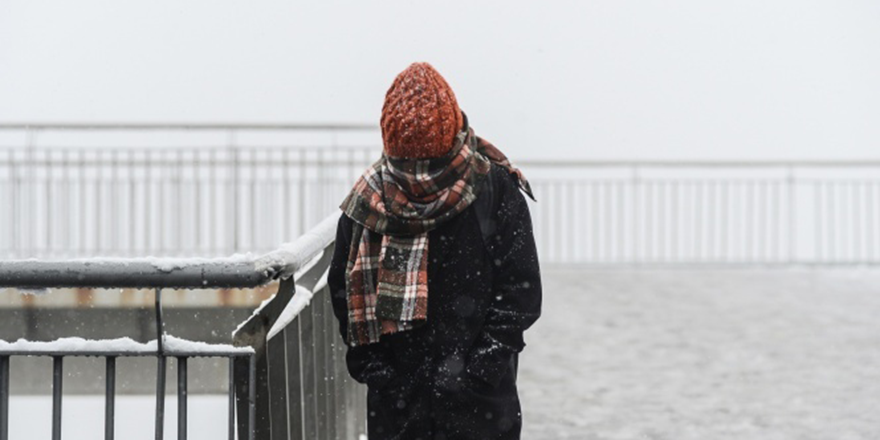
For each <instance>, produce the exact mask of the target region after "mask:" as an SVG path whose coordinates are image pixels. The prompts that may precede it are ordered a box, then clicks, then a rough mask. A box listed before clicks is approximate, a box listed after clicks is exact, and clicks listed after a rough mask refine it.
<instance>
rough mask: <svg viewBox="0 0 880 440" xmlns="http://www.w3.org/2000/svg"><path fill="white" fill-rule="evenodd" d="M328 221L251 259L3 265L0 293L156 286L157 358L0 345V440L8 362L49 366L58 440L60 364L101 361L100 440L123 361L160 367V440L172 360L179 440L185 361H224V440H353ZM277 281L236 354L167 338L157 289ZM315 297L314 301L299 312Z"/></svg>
mask: <svg viewBox="0 0 880 440" xmlns="http://www.w3.org/2000/svg"><path fill="white" fill-rule="evenodd" d="M337 220H338V216H331V217H329V218H326V219H324V220H323V221H322V222H320V223H319V224H318V226H316V227H315V228H314V229H312V230H311V231H309V232H308V233H306V234H303V235H302V236H301V237H299V238H298V239H297V240H296V241H295V242H294V243H292V244H289V245H285V246H284V247H282V248H281V249H278V250H276V251H274V252H272V253H269V254H267V255H264V256H262V257H260V258H236V257H231V258H221V259H214V260H205V259H189V260H181V259H175V260H170V261H166V260H161V259H118V260H67V261H51V262H50V261H34V260H19V261H5V262H3V264H0V287H18V288H44V287H104V288H107V287H138V288H145V287H151V288H155V289H156V299H155V317H156V328H157V338H156V340H155V348H152V347H151V346H150V345H149V344H146V345H143V346H139V347H135V348H134V349H132V348H130V347H123V348H120V347H119V346H118V345H117V344H118V341H93V342H91V343H90V344H91V345H89V346H88V347H85V348H83V347H70V346H67V345H66V344H65V341H63V340H62V341H52V342H48V343H46V344H45V345H40V344H33V343H28V342H25V343H23V345H22V343H21V342H19V343H16V344H12V346H11V348H6V347H5V346H2V345H0V440H7V439H8V427H9V407H10V392H9V381H10V378H11V373H10V368H9V365H10V357H12V356H51V357H52V358H53V377H52V395H53V398H52V399H53V406H52V415H51V419H52V439H53V440H61V433H62V430H61V420H62V418H61V409H62V398H63V392H62V389H63V378H64V375H63V362H64V358H65V357H68V356H99V357H104V358H105V359H106V371H105V373H106V388H105V402H106V409H105V415H104V421H105V431H104V438H105V439H113V438H114V437H115V417H114V414H115V410H114V409H115V377H116V359H117V358H118V357H124V356H153V357H156V359H157V369H156V410H155V438H156V439H157V440H160V439H162V438H164V432H163V427H164V418H165V387H166V369H167V359H168V358H169V357H173V358H176V360H177V372H178V378H177V379H178V386H177V393H178V394H177V399H178V414H177V417H178V422H177V426H178V432H177V438H178V439H182V440H185V439H186V438H187V436H188V432H187V405H186V401H187V380H188V377H187V360H188V359H190V358H192V357H205V356H212V357H225V358H228V359H229V364H230V370H229V419H228V423H229V435H228V438H229V439H230V440H233V439H235V438H236V433H237V435H238V437H237V438H240V439H245V438H247V439H254V438H258V439H269V438H310V439H337V438H350V439H356V438H359V436H360V435H362V434H363V433H364V432H365V430H366V424H365V421H366V419H365V417H366V414H365V411H366V396H365V392H364V388H363V386H361V385H359V384H356V383H354V382H353V381H352V380H351V379H349V378H348V375H347V374H346V370H345V363H344V352H345V345H344V343H342V341H341V336H340V335H339V333H338V331H337V330H336V329H337V328H338V327H337V325H336V323H335V318H333V316H332V313H331V312H330V311H329V310H330V309H329V303H328V301H329V295H328V292H327V289H326V272H327V270H328V268H329V257H330V255H331V253H330V252H329V250H330V249H332V244H333V239H334V238H335V225H336V222H337ZM275 278H282V279H283V281H282V282H281V284H280V286H281V287H280V289H279V292H278V293H277V294H276V295H275V296H274V297H273V299H272V300H271V301H268V302H267V303H266V304H265V305H264V307H262V308H261V309H260V310H258V311H257V312H256V313H255V314H254V315H253V317H252V318H251V319H249V320H248V321H247V322H245V323H243V324H242V326H241V327H240V328H239V330H238V331H237V332H236V336H235V338H234V342H235V345H237V346H238V347H245V348H244V349H242V348H235V347H227V346H206V345H205V344H198V343H196V344H192V343H190V342H189V341H180V340H173V341H169V340H168V337H167V335H165V332H164V325H163V314H162V300H161V298H162V288H205V287H209V288H231V287H253V286H256V285H260V284H265V283H267V282H268V281H271V280H272V279H275ZM312 297H314V298H315V299H314V303H313V304H312V305H311V306H308V300H309V299H310V298H312ZM168 342H174V344H168ZM279 344H280V345H279ZM189 347H194V348H189ZM279 391H282V393H280V394H279ZM236 402H237V403H236ZM277 402H282V404H277ZM236 407H237V411H236ZM236 421H237V424H236ZM236 426H237V429H236ZM282 427H283V428H282ZM282 432H283V433H284V434H285V435H286V436H281V435H280V433H282ZM300 433H302V435H306V434H307V436H306V437H303V436H302V435H300ZM96 437H97V434H96Z"/></svg>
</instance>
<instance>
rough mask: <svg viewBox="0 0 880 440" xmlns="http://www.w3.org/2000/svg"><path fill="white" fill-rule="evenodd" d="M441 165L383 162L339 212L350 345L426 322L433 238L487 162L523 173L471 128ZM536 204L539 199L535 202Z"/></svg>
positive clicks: (471, 192)
mask: <svg viewBox="0 0 880 440" xmlns="http://www.w3.org/2000/svg"><path fill="white" fill-rule="evenodd" d="M464 127H465V128H464V129H463V130H462V131H461V132H460V133H459V134H458V135H457V136H456V138H455V144H454V146H453V148H452V150H450V152H449V153H448V154H446V155H444V156H442V157H439V158H431V159H398V158H392V157H388V156H385V155H384V154H383V156H382V158H381V159H379V160H378V161H376V162H375V163H374V164H373V165H372V166H371V167H370V168H368V169H367V170H366V171H365V172H364V174H363V175H361V177H360V178H359V179H358V180H357V182H356V183H355V185H354V188H353V189H352V190H351V192H350V193H349V194H348V196H347V197H346V198H345V200H344V201H343V202H342V205H341V206H340V208H342V210H343V211H344V212H345V215H347V216H349V217H350V218H351V219H352V220H354V227H353V231H352V242H351V250H350V252H349V255H348V264H347V268H346V276H345V286H346V297H347V301H348V341H347V343H348V344H349V345H352V346H356V345H363V344H370V343H374V342H378V341H379V337H380V336H381V335H383V334H390V333H396V332H400V331H405V330H410V329H413V328H416V327H418V326H421V325H423V324H424V323H425V322H427V318H428V317H427V314H428V275H427V267H428V232H430V231H431V230H433V229H435V228H437V227H438V226H440V225H442V224H443V223H445V222H446V221H448V220H450V219H452V218H454V217H455V216H456V215H458V214H459V213H461V212H462V211H464V210H465V209H466V208H467V207H468V206H470V204H471V203H472V202H473V201H474V200H475V199H476V198H477V193H476V191H477V189H478V188H479V187H480V185H479V183H480V182H481V181H482V179H485V178H487V176H488V174H489V169H490V166H491V165H490V161H491V162H495V163H498V164H499V165H501V166H503V167H505V168H507V169H508V170H509V171H510V172H511V173H516V174H517V176H519V177H520V179H521V180H520V186H521V188H523V190H524V191H525V192H526V193H527V194H529V196H530V197H532V194H531V189H530V188H529V186H528V182H527V181H526V180H525V178H524V177H522V173H520V172H519V170H517V169H516V168H514V167H513V166H512V165H510V162H509V161H508V160H507V158H506V157H505V156H504V154H502V153H501V152H500V151H498V149H497V148H495V147H494V146H492V144H490V143H488V142H485V141H483V140H482V139H480V138H478V137H477V136H475V135H474V133H473V129H471V128H469V127H468V125H467V118H466V117H465V123H464ZM532 198H534V197H532Z"/></svg>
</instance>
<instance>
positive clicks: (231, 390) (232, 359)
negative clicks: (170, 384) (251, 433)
mask: <svg viewBox="0 0 880 440" xmlns="http://www.w3.org/2000/svg"><path fill="white" fill-rule="evenodd" d="M228 368H229V391H228V392H227V394H228V397H229V416H228V417H229V418H228V419H227V423H228V426H229V431H228V433H229V440H235V357H232V356H230V357H229V367H228ZM0 440H4V439H0Z"/></svg>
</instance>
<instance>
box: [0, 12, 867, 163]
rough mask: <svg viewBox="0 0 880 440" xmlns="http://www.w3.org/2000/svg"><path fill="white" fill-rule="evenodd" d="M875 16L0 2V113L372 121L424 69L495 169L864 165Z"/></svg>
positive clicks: (63, 117) (32, 117)
mask: <svg viewBox="0 0 880 440" xmlns="http://www.w3.org/2000/svg"><path fill="white" fill-rule="evenodd" d="M878 18H880V3H877V2H871V1H792V0H789V1H775V2H766V1H738V2H705V1H696V0H694V1H675V2H668V1H640V2H619V1H613V2H612V1H601V2H595V1H594V2H583V1H546V2H534V1H531V2H525V1H480V2H468V1H445V2H441V3H437V2H431V3H428V2H424V3H422V2H418V3H417V2H413V1H402V0H393V1H383V2H355V1H350V2H348V1H346V2H340V1H324V2H315V3H312V2H293V1H283V2H282V1H264V2H259V3H253V2H241V1H227V0H211V1H188V2H175V1H155V2H138V3H133V2H112V1H86V0H83V1H77V2H69V1H47V2H29V1H11V0H4V1H3V2H2V3H0V97H2V98H0V121H3V122H34V121H40V122H55V121H65V122H79V121H91V122H97V121H154V122H194V121H204V122H218V121H220V122H223V121H228V122H233V121H235V122H358V123H364V122H366V123H377V121H378V117H379V111H380V109H381V105H382V100H383V97H384V93H385V91H386V90H387V88H388V86H389V85H390V84H391V81H392V79H393V77H394V75H395V74H396V73H397V72H399V71H400V70H402V69H403V68H404V67H406V65H407V64H408V63H410V62H413V61H420V60H424V61H428V62H431V63H432V64H434V65H435V67H437V68H438V69H439V70H440V71H441V72H442V73H443V74H444V75H445V76H446V78H447V80H448V81H449V82H450V84H451V85H452V86H453V88H454V90H455V91H456V93H457V96H458V99H459V102H460V104H461V106H462V108H463V109H465V111H467V112H468V115H469V117H470V119H471V122H472V124H473V126H474V127H475V128H476V129H477V131H478V133H480V134H482V135H484V136H485V137H487V138H488V139H491V140H492V141H493V142H495V143H496V144H497V145H499V146H500V147H502V148H503V149H504V150H506V152H508V154H509V155H510V156H512V157H513V158H514V159H516V158H530V159H531V158H542V157H552V158H582V159H596V158H622V159H626V158H651V159H654V158H657V159H676V158H687V159H694V158H697V159H729V158H749V159H787V158H828V159H842V158H867V157H872V156H876V153H875V151H876V143H877V140H878V138H880V124H877V123H876V121H877V120H878V119H880V88H878V87H877V85H876V78H877V77H878V74H880V51H878V50H877V47H880V26H877V22H878ZM376 142H377V144H378V138H377V140H376Z"/></svg>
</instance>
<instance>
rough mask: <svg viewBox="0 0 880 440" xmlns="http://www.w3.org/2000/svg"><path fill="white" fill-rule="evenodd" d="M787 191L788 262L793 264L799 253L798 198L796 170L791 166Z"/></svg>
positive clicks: (788, 170)
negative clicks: (796, 198)
mask: <svg viewBox="0 0 880 440" xmlns="http://www.w3.org/2000/svg"><path fill="white" fill-rule="evenodd" d="M785 181H786V189H787V191H786V192H787V193H788V194H787V196H786V197H787V199H788V210H787V211H788V212H787V213H786V215H787V217H788V231H787V232H788V262H789V263H793V262H794V261H795V259H796V255H795V254H796V253H797V223H796V221H795V220H796V219H797V203H796V200H795V197H796V194H797V193H796V192H795V191H796V187H795V183H796V182H795V176H794V168H793V167H792V165H789V166H788V168H787V176H786V179H785Z"/></svg>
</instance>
